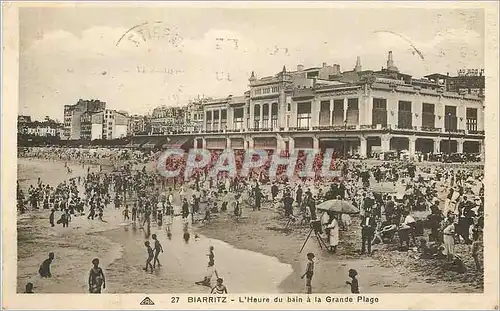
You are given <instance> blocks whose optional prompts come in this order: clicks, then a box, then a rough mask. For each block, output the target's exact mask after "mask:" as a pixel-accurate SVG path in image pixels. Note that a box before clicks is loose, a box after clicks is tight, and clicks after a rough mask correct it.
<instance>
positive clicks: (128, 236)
mask: <svg viewBox="0 0 500 311" xmlns="http://www.w3.org/2000/svg"><path fill="white" fill-rule="evenodd" d="M41 167H43V168H41ZM72 169H73V170H74V173H73V174H71V175H68V173H67V171H66V169H65V168H64V164H63V163H60V162H52V161H44V160H40V161H38V160H26V159H21V160H20V161H19V178H20V184H21V187H22V188H27V187H28V186H29V185H30V184H35V183H36V181H37V178H38V176H40V177H41V179H42V182H44V183H47V182H48V183H50V184H52V185H56V184H57V183H59V182H61V181H63V180H66V179H67V178H70V177H74V176H78V174H84V173H85V172H86V167H85V168H83V167H81V168H80V167H78V168H77V167H73V166H72ZM93 170H96V168H95V167H94V168H93ZM47 172H50V174H48V173H47ZM179 199H180V198H179V196H178V195H176V196H175V201H179ZM48 216H49V211H48V210H40V211H35V212H29V213H27V214H24V215H20V216H19V218H18V277H17V290H18V292H23V291H24V286H25V284H26V283H27V282H33V283H34V284H35V292H36V293H86V292H88V289H87V278H88V272H89V270H90V268H91V266H92V265H91V261H92V259H93V258H95V257H97V258H99V259H100V261H101V265H100V266H101V267H102V268H103V270H104V272H105V274H106V280H107V287H106V289H105V291H104V292H106V293H140V292H144V291H147V292H156V293H208V292H209V291H210V289H209V288H208V287H204V286H200V285H195V282H196V281H199V280H201V279H203V276H204V275H205V273H206V267H207V262H208V258H207V257H206V254H207V253H208V248H209V246H211V245H212V246H214V247H215V256H216V259H215V262H216V269H217V271H218V272H219V274H220V276H221V277H223V278H225V279H226V281H225V284H226V286H227V287H228V289H229V290H230V292H231V293H249V292H252V293H259V292H260V293H273V292H275V293H277V292H280V288H279V285H280V283H281V282H282V281H283V280H284V279H285V278H286V277H287V276H288V275H289V274H290V273H291V272H292V268H291V266H289V265H287V264H284V263H281V262H279V261H278V260H277V259H276V258H272V257H269V256H266V255H263V254H260V253H256V252H251V251H247V250H241V249H236V248H233V247H232V246H231V245H229V244H227V243H224V242H221V241H218V240H214V239H209V238H205V237H203V236H201V235H200V236H199V237H198V238H195V235H196V233H195V232H194V231H193V230H191V238H190V241H189V243H186V242H185V241H184V239H183V238H182V234H183V225H182V223H181V219H180V217H176V218H175V220H174V226H173V228H172V233H173V236H172V239H171V240H169V239H168V238H167V235H166V227H165V226H163V227H162V228H158V227H157V225H156V224H155V223H152V225H151V231H150V232H149V233H150V234H153V233H156V234H157V235H158V239H159V240H160V241H161V242H162V244H163V248H164V250H165V252H164V253H162V254H160V261H161V262H162V264H163V266H162V267H161V268H159V269H157V270H156V271H155V272H154V273H152V274H151V273H146V272H145V271H143V267H144V266H145V259H146V249H145V247H144V241H145V240H150V241H151V239H150V235H147V234H146V232H145V230H143V229H141V228H140V225H138V224H137V225H134V224H130V223H129V224H125V223H122V219H121V218H122V216H121V213H120V211H119V210H115V209H114V208H112V207H108V208H107V209H105V212H104V219H105V220H106V221H107V222H106V223H103V222H101V221H99V220H94V221H91V220H87V219H86V217H85V216H76V217H73V219H72V221H71V223H70V227H69V228H62V227H61V226H60V225H56V227H53V228H51V227H50V225H49V221H48ZM57 218H58V215H56V219H57ZM49 252H54V253H55V260H54V262H53V264H52V267H51V270H52V274H53V277H52V278H50V279H43V278H41V277H39V276H38V268H39V265H40V264H41V262H42V261H43V260H44V259H46V258H47V257H48V253H49ZM214 283H215V277H214V279H213V280H212V284H214Z"/></svg>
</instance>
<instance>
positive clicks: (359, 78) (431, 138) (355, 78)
mask: <svg viewBox="0 0 500 311" xmlns="http://www.w3.org/2000/svg"><path fill="white" fill-rule="evenodd" d="M395 63H396V62H395V60H394V58H393V55H392V52H389V55H388V58H387V65H386V67H385V68H382V69H381V70H379V71H371V70H362V65H361V60H360V59H359V58H358V59H357V61H356V65H355V66H354V68H353V70H351V71H345V72H340V68H339V66H338V65H333V66H328V65H327V64H323V66H321V67H315V68H309V69H304V67H303V66H301V65H299V66H297V70H296V71H287V70H286V68H283V70H282V71H281V72H279V73H278V74H276V75H273V76H268V77H263V78H257V76H256V74H255V73H252V75H251V77H250V79H249V90H248V91H247V92H246V93H245V94H244V96H228V97H226V98H219V99H212V100H208V101H205V102H204V103H203V105H202V106H203V129H202V131H187V132H186V133H181V134H177V135H176V136H179V137H183V138H184V140H185V141H186V144H185V146H186V147H190V146H194V147H196V148H202V147H204V148H207V149H224V148H233V149H248V148H254V149H282V150H283V149H292V148H321V149H325V148H334V149H336V150H338V151H339V152H344V150H345V152H346V153H348V154H358V155H359V156H361V157H367V156H369V155H370V154H371V153H383V152H388V151H406V152H407V153H409V154H410V155H414V154H416V153H418V152H420V153H438V152H443V153H448V152H453V153H455V152H457V153H481V154H482V153H483V152H484V97H483V93H482V92H481V93H477V94H476V93H473V92H471V93H470V94H469V93H467V94H463V93H459V92H458V91H450V90H449V89H448V88H449V83H446V81H444V80H443V79H439V78H441V76H442V75H431V76H428V77H425V78H422V79H414V78H413V77H412V76H411V75H408V74H403V73H401V72H400V71H399V69H398V68H397V67H396V65H395ZM172 135H173V134H172ZM172 135H170V136H172ZM177 140H179V139H177ZM191 140H192V141H193V143H188V141H191Z"/></svg>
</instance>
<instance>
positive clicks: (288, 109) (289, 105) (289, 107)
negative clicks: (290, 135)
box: [286, 104, 292, 112]
mask: <svg viewBox="0 0 500 311" xmlns="http://www.w3.org/2000/svg"><path fill="white" fill-rule="evenodd" d="M286 111H288V112H290V111H292V104H287V105H286Z"/></svg>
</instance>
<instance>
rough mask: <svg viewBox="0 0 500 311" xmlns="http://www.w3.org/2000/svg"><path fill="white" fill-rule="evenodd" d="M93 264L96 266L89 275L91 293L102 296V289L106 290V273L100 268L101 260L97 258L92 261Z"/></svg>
mask: <svg viewBox="0 0 500 311" xmlns="http://www.w3.org/2000/svg"><path fill="white" fill-rule="evenodd" d="M92 264H93V265H94V266H93V267H92V269H90V273H89V292H90V293H91V294H100V293H101V291H102V289H101V287H102V288H106V278H105V277H104V272H102V269H101V268H100V267H99V259H97V258H95V259H94V260H92Z"/></svg>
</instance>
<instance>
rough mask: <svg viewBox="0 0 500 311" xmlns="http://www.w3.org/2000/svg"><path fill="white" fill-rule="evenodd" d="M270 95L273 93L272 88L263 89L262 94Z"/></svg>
mask: <svg viewBox="0 0 500 311" xmlns="http://www.w3.org/2000/svg"><path fill="white" fill-rule="evenodd" d="M269 93H271V88H270V87H266V88H265V89H262V94H269Z"/></svg>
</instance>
